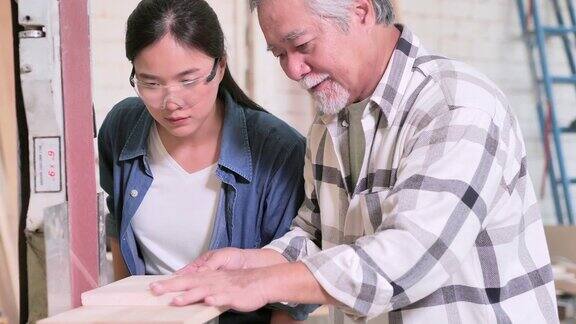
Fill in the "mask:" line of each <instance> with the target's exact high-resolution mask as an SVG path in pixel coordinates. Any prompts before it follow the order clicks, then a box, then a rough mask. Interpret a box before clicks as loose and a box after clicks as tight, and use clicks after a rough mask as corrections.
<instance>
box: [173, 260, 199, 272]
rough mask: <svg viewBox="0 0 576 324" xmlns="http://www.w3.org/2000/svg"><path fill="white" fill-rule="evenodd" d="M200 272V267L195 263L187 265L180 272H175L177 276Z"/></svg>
mask: <svg viewBox="0 0 576 324" xmlns="http://www.w3.org/2000/svg"><path fill="white" fill-rule="evenodd" d="M194 272H198V266H197V265H196V264H194V262H192V263H189V264H187V265H186V266H184V267H182V268H180V269H179V270H178V271H176V272H174V274H175V275H183V274H187V273H194Z"/></svg>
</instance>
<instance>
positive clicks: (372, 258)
mask: <svg viewBox="0 0 576 324" xmlns="http://www.w3.org/2000/svg"><path fill="white" fill-rule="evenodd" d="M500 137H501V134H500V129H499V127H498V126H497V125H496V124H495V123H494V121H493V119H492V116H490V115H488V113H486V112H485V111H483V110H480V109H474V108H465V107H454V108H452V109H450V110H447V111H446V112H445V113H442V114H440V115H439V116H436V117H435V118H433V119H431V120H430V122H429V123H428V124H427V125H423V126H421V127H420V128H419V129H418V128H417V129H416V130H415V132H414V134H413V136H412V137H411V139H409V140H407V141H406V142H405V143H406V146H407V147H406V149H405V153H404V154H403V156H402V161H400V164H399V168H398V171H397V177H398V178H397V181H396V185H395V186H394V188H393V189H391V190H388V191H386V190H383V191H379V192H378V191H377V192H372V193H368V194H366V195H365V197H363V198H364V199H365V203H364V204H363V205H364V206H365V212H367V213H368V214H372V213H380V214H384V215H385V217H383V219H384V221H383V222H382V224H381V225H380V226H379V227H377V228H376V230H375V231H374V234H372V235H366V236H363V237H361V238H359V239H357V240H356V241H355V242H354V243H352V244H343V245H338V246H335V247H332V248H329V249H326V250H323V251H320V250H319V248H318V246H317V245H316V244H315V243H314V242H318V239H319V237H318V235H319V234H318V233H319V231H320V219H319V210H317V208H318V207H317V206H318V204H317V203H315V200H314V197H315V196H314V187H313V185H312V184H313V182H312V181H313V180H312V179H311V175H310V172H311V171H310V163H309V159H307V163H306V165H307V166H306V173H307V176H306V177H305V179H306V195H307V199H306V204H305V205H304V206H303V207H302V209H301V211H300V214H299V215H298V217H297V221H296V222H295V225H296V226H294V227H293V229H292V231H291V232H289V233H288V234H287V235H286V236H284V237H283V238H281V239H279V240H277V241H274V242H273V243H272V244H271V245H270V246H269V248H273V249H276V250H277V251H279V252H281V253H282V254H283V255H284V256H285V257H287V258H288V259H289V260H301V261H302V262H304V263H305V264H306V265H307V267H308V268H309V269H310V270H311V272H312V273H313V275H314V276H315V278H316V280H318V282H319V283H320V284H321V285H322V287H323V288H324V289H325V290H326V291H327V292H328V293H329V294H330V295H331V296H333V297H334V298H336V299H337V300H339V301H340V302H341V303H342V304H343V305H344V307H342V308H341V310H343V311H344V312H345V313H347V314H348V315H349V316H351V317H354V318H357V319H361V318H372V317H374V316H377V315H379V314H381V313H383V312H389V311H392V310H395V309H399V308H402V307H405V306H407V305H409V304H412V303H414V302H416V301H418V300H420V299H422V298H424V297H426V296H428V295H429V294H431V293H433V292H434V291H436V290H437V289H439V288H440V287H441V286H442V285H443V284H444V283H445V282H446V281H447V280H449V278H450V274H451V273H453V272H455V271H457V269H458V268H459V265H460V262H461V261H462V260H463V259H464V258H465V257H466V256H467V254H468V253H470V251H471V250H472V248H473V246H474V242H475V240H476V238H477V237H478V235H479V233H480V231H481V230H482V228H483V225H484V224H485V222H486V221H487V220H486V218H487V217H486V216H487V215H488V214H489V213H488V210H489V209H490V208H491V207H492V205H493V204H494V203H495V200H496V196H497V193H498V192H501V191H502V190H501V188H500V185H501V183H500V181H501V179H502V173H503V167H502V165H503V164H504V163H506V160H507V159H509V158H510V157H509V156H507V153H506V148H505V147H504V144H505V143H503V141H501V139H500ZM510 154H513V153H510ZM375 199H376V200H375ZM369 201H371V203H370V202H369ZM374 201H376V203H374Z"/></svg>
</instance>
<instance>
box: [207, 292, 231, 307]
mask: <svg viewBox="0 0 576 324" xmlns="http://www.w3.org/2000/svg"><path fill="white" fill-rule="evenodd" d="M230 296H231V295H230V294H226V293H223V294H214V295H211V296H208V297H206V298H204V302H205V303H206V305H209V306H214V307H223V306H225V307H230V306H231V305H232V298H231V297H230Z"/></svg>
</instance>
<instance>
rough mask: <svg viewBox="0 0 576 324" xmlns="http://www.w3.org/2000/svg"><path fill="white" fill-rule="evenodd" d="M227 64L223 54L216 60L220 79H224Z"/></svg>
mask: <svg viewBox="0 0 576 324" xmlns="http://www.w3.org/2000/svg"><path fill="white" fill-rule="evenodd" d="M227 64H228V61H227V57H226V56H223V57H221V58H220V59H219V60H218V77H219V79H220V81H222V79H224V72H225V71H226V67H227Z"/></svg>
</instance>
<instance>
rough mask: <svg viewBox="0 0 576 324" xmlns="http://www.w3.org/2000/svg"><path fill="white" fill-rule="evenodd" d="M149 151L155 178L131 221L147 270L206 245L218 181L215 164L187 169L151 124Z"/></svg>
mask: <svg viewBox="0 0 576 324" xmlns="http://www.w3.org/2000/svg"><path fill="white" fill-rule="evenodd" d="M148 157H149V164H150V169H151V171H152V174H153V175H154V180H153V181H152V185H151V186H150V188H149V189H148V191H147V192H146V196H145V197H144V199H143V200H142V203H141V204H140V206H139V207H138V210H137V211H136V214H135V215H134V218H133V219H132V227H133V229H134V233H135V234H136V240H137V241H138V244H139V246H140V250H141V252H142V256H143V257H144V263H145V264H146V273H147V274H170V273H172V272H174V271H176V270H178V269H180V268H182V267H183V266H185V265H186V264H188V263H189V262H191V261H192V260H194V259H195V258H196V257H198V256H199V255H200V254H202V253H203V252H205V251H207V250H208V247H209V244H210V239H211V237H212V228H213V226H214V219H215V217H216V212H217V207H218V197H219V193H220V187H221V181H220V180H219V179H218V178H217V177H216V174H215V170H216V164H214V165H211V166H209V167H207V168H205V169H203V170H200V171H197V172H194V173H188V172H186V170H184V169H183V168H182V167H181V166H180V165H179V164H178V162H176V161H175V160H174V159H173V158H172V157H171V156H170V154H168V152H167V151H166V148H165V147H164V144H162V140H161V139H160V136H159V135H158V131H157V129H156V126H155V125H153V126H152V127H151V129H150V136H149V137H148Z"/></svg>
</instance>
